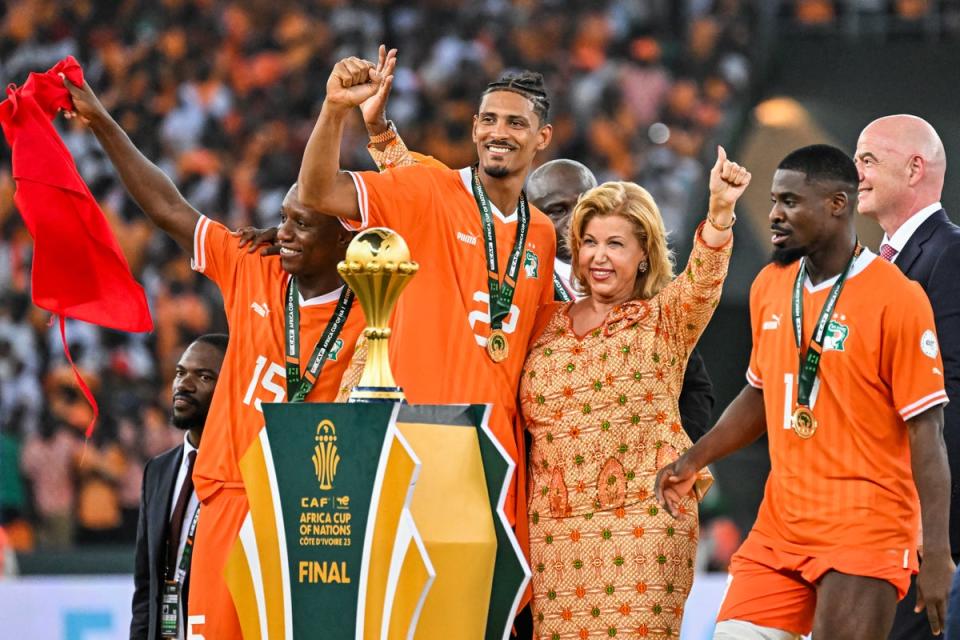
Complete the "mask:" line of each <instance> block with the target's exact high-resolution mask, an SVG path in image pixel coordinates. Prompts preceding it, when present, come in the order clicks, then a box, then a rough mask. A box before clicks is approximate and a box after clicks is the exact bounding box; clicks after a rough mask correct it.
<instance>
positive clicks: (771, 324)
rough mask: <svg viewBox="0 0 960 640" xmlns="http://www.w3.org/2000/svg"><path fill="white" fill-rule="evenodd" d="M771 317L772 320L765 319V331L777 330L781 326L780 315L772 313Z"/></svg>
mask: <svg viewBox="0 0 960 640" xmlns="http://www.w3.org/2000/svg"><path fill="white" fill-rule="evenodd" d="M770 318H771V320H765V321H764V323H763V330H764V331H776V330H777V329H779V328H780V316H779V315H777V314H775V313H771V314H770Z"/></svg>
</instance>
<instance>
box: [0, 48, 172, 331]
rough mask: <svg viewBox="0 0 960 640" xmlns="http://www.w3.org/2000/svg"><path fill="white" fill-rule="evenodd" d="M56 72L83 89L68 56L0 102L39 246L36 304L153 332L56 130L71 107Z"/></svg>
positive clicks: (0, 121) (26, 214) (143, 302)
mask: <svg viewBox="0 0 960 640" xmlns="http://www.w3.org/2000/svg"><path fill="white" fill-rule="evenodd" d="M58 73H63V74H65V75H66V76H67V78H68V79H69V80H70V81H71V82H73V83H74V84H77V85H82V84H83V71H82V70H81V69H80V65H79V64H77V61H76V60H74V59H73V57H72V56H70V57H67V58H66V59H65V60H62V61H60V62H58V63H57V64H56V66H54V67H53V68H52V69H50V70H49V71H47V72H46V73H31V74H30V77H29V78H28V79H27V82H26V83H25V84H24V85H23V87H22V88H17V87H15V86H13V85H10V86H9V87H8V88H7V100H5V101H4V102H2V103H0V125H2V126H3V133H4V135H5V136H6V138H7V142H8V143H9V144H10V147H11V149H12V150H13V178H14V180H15V182H16V185H17V191H16V194H15V195H14V197H13V200H14V202H15V203H16V205H17V208H18V209H19V211H20V215H21V216H23V221H24V223H25V224H26V226H27V229H28V230H29V231H30V235H31V236H33V242H34V248H33V269H32V284H31V293H32V295H33V302H34V304H36V305H37V306H38V307H41V308H43V309H46V310H48V311H50V312H52V313H55V314H58V315H61V316H65V317H67V318H76V319H77V320H85V321H87V322H92V323H94V324H98V325H101V326H104V327H110V328H111V329H118V330H120V331H150V330H152V329H153V320H152V319H151V318H150V311H149V309H148V307H147V299H146V296H145V295H144V292H143V288H142V287H141V286H140V285H139V284H138V283H137V281H136V280H134V279H133V275H132V274H131V273H130V267H129V265H128V264H127V261H126V259H125V258H124V257H123V254H122V253H121V252H120V247H119V246H118V245H117V241H116V239H115V238H114V237H113V233H112V232H111V230H110V226H109V224H108V223H107V220H106V218H104V215H103V212H102V211H101V210H100V207H99V206H98V205H97V201H96V200H95V199H94V197H93V195H92V194H91V193H90V190H89V189H88V188H87V185H86V184H84V182H83V180H82V179H81V178H80V174H79V173H78V172H77V167H76V165H75V164H74V162H73V158H72V157H71V156H70V152H69V151H68V150H67V147H66V145H64V144H63V141H62V140H61V139H60V136H59V135H57V132H56V130H55V129H54V128H53V125H52V124H51V120H52V119H53V118H54V117H55V116H56V115H57V112H58V111H59V110H60V109H72V108H73V104H72V102H71V101H70V93H69V92H68V91H67V89H66V87H64V86H63V81H62V80H61V79H60V77H59V76H58V75H57V74H58Z"/></svg>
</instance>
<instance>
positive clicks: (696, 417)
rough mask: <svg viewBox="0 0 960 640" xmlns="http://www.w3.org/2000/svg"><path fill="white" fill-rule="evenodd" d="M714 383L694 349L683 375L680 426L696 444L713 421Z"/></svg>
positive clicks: (698, 353)
mask: <svg viewBox="0 0 960 640" xmlns="http://www.w3.org/2000/svg"><path fill="white" fill-rule="evenodd" d="M713 400H714V399H713V383H712V382H711V381H710V374H708V373H707V365H706V364H704V362H703V358H702V357H700V352H699V351H697V350H696V349H694V350H693V351H692V352H691V353H690V359H689V360H688V361H687V370H686V371H685V372H684V373H683V387H681V388H680V400H679V404H680V424H681V426H683V430H684V431H686V432H687V435H688V436H690V439H691V440H693V441H694V442H696V441H697V440H699V439H700V437H701V436H703V434H705V433H706V432H707V431H708V430H709V429H710V426H711V424H712V419H713Z"/></svg>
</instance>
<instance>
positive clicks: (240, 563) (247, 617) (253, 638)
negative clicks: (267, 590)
mask: <svg viewBox="0 0 960 640" xmlns="http://www.w3.org/2000/svg"><path fill="white" fill-rule="evenodd" d="M223 577H224V580H225V581H226V583H227V589H228V590H229V591H230V597H231V598H232V599H233V605H234V608H236V610H237V616H238V617H239V619H240V631H241V632H242V633H243V640H262V638H261V635H260V615H259V607H258V606H257V595H256V588H255V587H254V580H253V575H252V574H251V572H250V565H249V564H248V563H247V557H246V552H245V551H244V548H243V542H242V541H241V540H240V538H237V539H236V540H235V541H234V543H233V547H231V549H230V554H229V555H228V556H227V564H226V566H225V567H224V570H223Z"/></svg>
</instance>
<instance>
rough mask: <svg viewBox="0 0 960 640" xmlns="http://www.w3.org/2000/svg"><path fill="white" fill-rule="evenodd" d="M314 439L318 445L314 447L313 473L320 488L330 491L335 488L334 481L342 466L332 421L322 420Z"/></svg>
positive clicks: (335, 430)
mask: <svg viewBox="0 0 960 640" xmlns="http://www.w3.org/2000/svg"><path fill="white" fill-rule="evenodd" d="M313 439H314V441H316V443H317V444H316V445H315V446H314V447H313V458H312V459H313V471H314V473H315V474H316V475H317V482H319V483H320V488H321V489H323V490H324V491H329V490H330V489H332V488H333V479H334V477H336V475H337V467H338V466H339V465H340V453H339V448H338V447H337V428H336V427H335V426H333V422H331V421H330V420H322V421H321V422H320V424H318V425H317V434H316V435H315V436H314V438H313Z"/></svg>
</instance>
